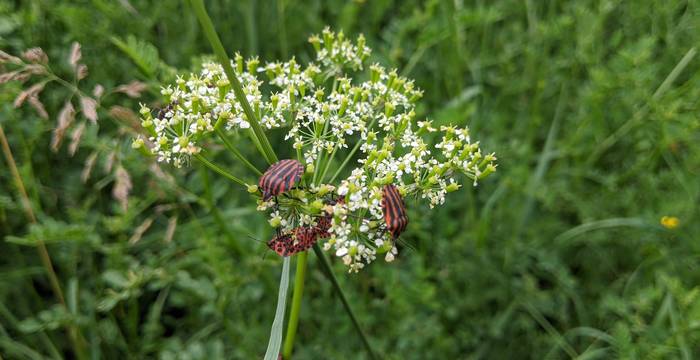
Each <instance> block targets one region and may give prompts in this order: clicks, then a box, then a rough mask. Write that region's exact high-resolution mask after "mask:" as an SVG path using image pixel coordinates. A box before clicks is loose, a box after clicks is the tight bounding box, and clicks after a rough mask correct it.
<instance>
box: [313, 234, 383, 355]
mask: <svg viewBox="0 0 700 360" xmlns="http://www.w3.org/2000/svg"><path fill="white" fill-rule="evenodd" d="M314 253H316V257H318V259H319V260H320V261H319V262H320V263H321V267H322V268H323V274H324V275H326V277H327V278H328V280H330V282H331V284H333V289H334V290H335V292H336V293H337V294H338V297H340V301H341V302H342V303H343V307H344V308H345V312H347V313H348V315H349V316H350V320H352V324H353V325H354V326H355V331H357V334H358V335H360V339H361V340H362V344H363V345H364V346H365V350H366V351H367V354H368V355H369V357H370V359H377V356H376V355H375V354H374V351H373V350H372V346H371V345H370V344H369V341H368V340H367V337H366V336H365V333H364V332H363V331H362V328H361V327H360V323H359V322H358V321H357V318H356V317H355V313H353V312H352V308H351V307H350V303H349V302H348V299H347V298H345V294H344V293H343V289H341V288H340V284H338V279H336V278H335V275H334V274H333V269H331V264H330V263H329V262H328V259H326V255H324V254H323V251H322V250H321V248H320V247H319V246H318V244H314Z"/></svg>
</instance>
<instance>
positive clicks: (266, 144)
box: [191, 0, 277, 164]
mask: <svg viewBox="0 0 700 360" xmlns="http://www.w3.org/2000/svg"><path fill="white" fill-rule="evenodd" d="M191 1H192V7H193V8H194V12H195V14H196V15H197V19H199V24H200V25H201V26H202V30H204V34H205V35H206V37H207V40H209V44H211V47H212V49H213V50H214V54H216V57H217V58H219V62H220V63H221V66H223V68H224V72H225V73H226V77H228V80H229V82H230V83H231V87H232V88H233V92H234V94H235V95H236V99H237V100H238V102H239V103H240V104H241V107H243V112H244V113H245V115H246V117H247V118H248V119H247V120H248V122H249V123H250V125H251V127H252V128H253V132H254V133H255V137H257V138H258V141H260V145H261V146H262V148H263V154H262V155H263V156H264V157H265V159H266V160H267V162H268V163H270V164H272V163H274V162H277V155H275V152H274V151H273V150H272V146H271V145H270V141H269V140H268V139H267V137H266V136H265V133H264V132H263V129H262V126H260V122H259V121H258V118H257V117H256V116H255V112H254V111H253V108H252V107H251V106H250V103H248V99H247V98H246V96H245V93H244V92H243V87H242V86H241V82H240V81H239V80H238V77H236V73H235V72H234V71H233V67H232V66H231V60H230V59H229V58H228V55H226V50H225V49H224V45H223V44H222V43H221V39H219V35H217V33H216V30H215V29H214V24H213V23H212V21H211V18H210V17H209V14H207V9H206V8H205V7H204V1H203V0H191Z"/></svg>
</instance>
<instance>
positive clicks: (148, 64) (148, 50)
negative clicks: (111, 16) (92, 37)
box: [110, 35, 161, 79]
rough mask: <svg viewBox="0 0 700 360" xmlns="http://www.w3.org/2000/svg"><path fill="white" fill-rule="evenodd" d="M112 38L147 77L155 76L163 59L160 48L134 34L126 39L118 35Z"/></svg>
mask: <svg viewBox="0 0 700 360" xmlns="http://www.w3.org/2000/svg"><path fill="white" fill-rule="evenodd" d="M110 40H111V41H112V43H113V44H114V45H116V46H117V47H118V48H119V49H120V50H121V51H123V52H124V53H125V54H126V55H127V56H129V57H130V58H131V60H132V61H133V62H134V63H135V64H136V66H138V67H139V70H141V72H143V74H144V75H146V77H147V78H149V79H152V78H154V77H155V75H156V73H157V72H158V68H159V66H160V63H161V61H160V57H159V56H158V49H157V48H156V47H155V46H153V44H151V43H149V42H147V41H144V40H140V39H137V38H136V37H134V36H133V35H129V36H127V38H126V41H124V40H122V39H120V38H118V37H116V36H113V37H111V38H110Z"/></svg>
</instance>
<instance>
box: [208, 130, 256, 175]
mask: <svg viewBox="0 0 700 360" xmlns="http://www.w3.org/2000/svg"><path fill="white" fill-rule="evenodd" d="M216 135H219V138H220V139H221V141H222V142H223V143H224V145H225V146H226V148H227V149H228V151H230V152H231V153H233V155H234V156H236V157H237V158H238V160H240V161H241V162H242V163H243V164H244V165H245V166H247V167H248V169H250V170H252V171H253V172H254V173H255V174H256V175H258V176H260V175H262V173H261V172H260V170H258V168H256V167H255V165H253V164H251V163H250V161H248V159H246V158H245V156H243V154H241V152H240V151H238V149H236V148H235V147H234V146H233V144H231V142H230V141H228V138H227V137H226V133H224V131H223V130H221V129H216Z"/></svg>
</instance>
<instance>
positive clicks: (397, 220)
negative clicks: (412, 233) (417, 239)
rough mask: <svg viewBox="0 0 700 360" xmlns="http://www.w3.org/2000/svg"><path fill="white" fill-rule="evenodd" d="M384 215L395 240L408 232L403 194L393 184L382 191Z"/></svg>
mask: <svg viewBox="0 0 700 360" xmlns="http://www.w3.org/2000/svg"><path fill="white" fill-rule="evenodd" d="M382 213H383V214H384V222H386V227H387V230H389V232H390V233H391V236H392V237H393V238H394V239H395V238H397V237H399V235H401V233H402V232H403V231H404V230H406V226H407V225H408V215H407V214H406V205H405V204H404V202H403V199H402V198H401V194H399V190H398V189H397V188H396V186H394V185H393V184H389V185H385V186H384V188H383V189H382Z"/></svg>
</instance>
